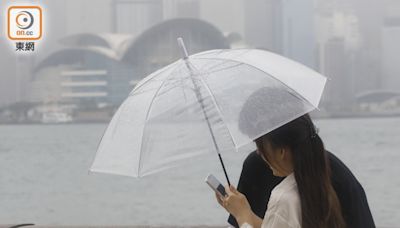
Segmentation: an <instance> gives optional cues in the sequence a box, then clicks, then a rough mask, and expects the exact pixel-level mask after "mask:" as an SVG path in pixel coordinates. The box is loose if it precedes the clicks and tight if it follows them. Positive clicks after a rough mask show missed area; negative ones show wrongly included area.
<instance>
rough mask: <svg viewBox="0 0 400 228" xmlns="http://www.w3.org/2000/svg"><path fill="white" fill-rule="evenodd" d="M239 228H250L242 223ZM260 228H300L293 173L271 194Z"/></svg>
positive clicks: (299, 214)
mask: <svg viewBox="0 0 400 228" xmlns="http://www.w3.org/2000/svg"><path fill="white" fill-rule="evenodd" d="M240 228H252V226H250V225H249V224H248V223H244V224H243V225H242V226H240ZM261 228H301V206H300V196H299V192H298V189H297V183H296V179H295V177H294V173H292V174H290V175H289V176H287V177H286V178H285V179H283V181H282V182H281V183H280V184H278V185H277V186H276V187H275V188H274V189H273V190H272V192H271V197H270V199H269V202H268V207H267V211H266V212H265V216H264V220H263V222H262V225H261Z"/></svg>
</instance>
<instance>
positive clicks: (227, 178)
mask: <svg viewBox="0 0 400 228" xmlns="http://www.w3.org/2000/svg"><path fill="white" fill-rule="evenodd" d="M218 157H219V161H220V162H221V165H222V169H223V170H224V174H225V177H226V181H228V185H229V186H231V182H230V181H229V177H228V174H227V173H226V169H225V165H224V161H223V160H222V157H221V154H220V153H218Z"/></svg>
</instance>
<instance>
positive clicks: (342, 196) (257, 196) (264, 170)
mask: <svg viewBox="0 0 400 228" xmlns="http://www.w3.org/2000/svg"><path fill="white" fill-rule="evenodd" d="M328 156H329V161H330V166H331V170H332V177H331V178H332V185H333V187H334V189H335V191H336V194H337V195H338V198H339V201H340V204H341V207H342V213H343V216H344V219H345V220H346V223H347V227H349V228H374V227H375V224H374V220H373V218H372V214H371V211H370V209H369V206H368V201H367V197H366V195H365V192H364V189H363V187H362V186H361V184H360V183H359V182H358V180H357V179H356V178H355V177H354V175H353V174H352V173H351V171H350V170H349V168H347V167H346V165H345V164H343V162H342V161H340V160H339V159H338V158H337V157H336V156H335V155H333V154H332V153H330V152H328ZM282 179H283V178H280V177H276V176H274V175H272V171H271V169H270V168H269V167H268V165H267V164H266V163H265V162H264V160H263V159H262V158H261V157H260V156H259V155H257V153H255V152H253V153H251V154H249V156H247V158H246V160H245V161H244V163H243V169H242V173H241V175H240V179H239V184H238V187H237V189H238V190H239V191H240V192H241V193H243V194H244V195H245V196H246V198H247V200H248V201H249V203H250V206H251V208H252V210H253V212H254V213H255V214H256V215H258V216H259V217H260V218H263V217H264V215H265V211H266V210H267V204H268V201H269V197H270V196H271V191H272V189H273V188H274V187H275V186H276V185H278V184H279V183H280V182H281V181H282ZM228 222H229V223H230V224H231V225H233V226H235V227H238V225H237V222H236V220H235V218H234V217H233V216H232V215H230V216H229V218H228Z"/></svg>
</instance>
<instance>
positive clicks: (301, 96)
mask: <svg viewBox="0 0 400 228" xmlns="http://www.w3.org/2000/svg"><path fill="white" fill-rule="evenodd" d="M196 59H209V60H210V59H212V60H226V61H232V62H236V63H242V64H245V65H247V66H249V67H252V68H254V69H256V70H258V71H261V72H263V73H264V74H268V75H269V76H271V77H272V78H274V79H275V80H276V81H278V82H280V83H281V84H282V85H283V86H285V87H286V88H288V89H290V90H291V91H293V92H294V93H295V94H298V95H299V97H300V98H301V99H303V100H304V101H306V102H308V103H309V104H310V105H311V106H313V107H315V106H314V105H313V104H312V103H311V101H309V100H308V99H306V98H305V97H304V96H303V95H302V94H300V93H298V92H296V90H294V89H293V88H292V87H290V86H289V85H287V84H286V83H284V82H283V81H281V80H280V79H278V78H277V77H275V76H274V75H272V74H270V73H268V72H266V71H263V70H261V69H260V68H258V67H256V66H254V65H250V64H247V63H244V62H240V61H237V60H234V59H224V58H204V57H202V58H201V57H196ZM315 108H318V107H315Z"/></svg>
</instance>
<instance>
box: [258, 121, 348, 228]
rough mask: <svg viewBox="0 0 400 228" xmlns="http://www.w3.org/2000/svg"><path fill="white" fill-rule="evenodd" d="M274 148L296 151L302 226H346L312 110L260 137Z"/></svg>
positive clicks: (260, 140)
mask: <svg viewBox="0 0 400 228" xmlns="http://www.w3.org/2000/svg"><path fill="white" fill-rule="evenodd" d="M255 141H256V144H257V147H258V149H259V150H260V152H261V153H265V150H264V149H263V145H265V143H266V142H267V143H270V145H271V147H272V148H273V149H276V148H283V147H288V148H290V151H291V153H292V159H293V161H292V162H293V168H294V175H295V179H296V183H297V187H298V191H299V195H300V202H301V217H302V220H301V221H302V227H304V228H343V227H346V224H345V220H344V218H343V215H342V211H341V206H340V202H339V200H338V197H337V195H336V192H335V190H334V188H333V186H332V184H331V171H330V166H329V160H328V157H327V152H326V150H325V148H324V144H323V142H322V140H321V138H320V137H319V135H318V133H317V132H316V129H315V127H314V124H313V123H312V121H311V118H310V116H309V115H308V114H305V115H303V116H301V117H299V118H297V119H295V120H293V121H291V122H289V123H287V124H285V125H283V126H281V127H279V128H277V129H275V130H273V131H271V132H270V133H268V134H265V135H263V136H261V137H260V138H258V139H256V140H255Z"/></svg>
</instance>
